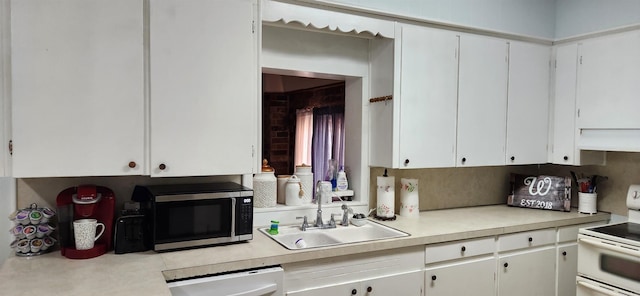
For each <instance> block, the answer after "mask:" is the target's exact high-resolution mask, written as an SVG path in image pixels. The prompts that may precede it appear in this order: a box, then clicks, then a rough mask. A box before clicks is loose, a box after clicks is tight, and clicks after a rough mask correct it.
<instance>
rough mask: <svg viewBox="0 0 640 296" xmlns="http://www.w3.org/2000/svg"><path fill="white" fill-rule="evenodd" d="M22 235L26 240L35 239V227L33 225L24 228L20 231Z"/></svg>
mask: <svg viewBox="0 0 640 296" xmlns="http://www.w3.org/2000/svg"><path fill="white" fill-rule="evenodd" d="M22 233H24V236H26V237H27V239H33V238H35V237H36V227H35V226H33V225H29V226H25V227H24V229H22Z"/></svg>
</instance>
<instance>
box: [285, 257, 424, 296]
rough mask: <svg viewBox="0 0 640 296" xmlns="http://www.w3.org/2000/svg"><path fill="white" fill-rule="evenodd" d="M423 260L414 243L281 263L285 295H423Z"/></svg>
mask: <svg viewBox="0 0 640 296" xmlns="http://www.w3.org/2000/svg"><path fill="white" fill-rule="evenodd" d="M423 262H424V249H423V248H422V247H420V246H417V247H410V248H404V249H396V250H390V251H381V252H375V253H370V254H358V255H351V256H343V257H333V258H327V259H320V260H313V261H306V262H296V263H291V264H285V265H283V268H284V270H285V278H284V287H285V291H286V292H285V295H287V296H316V295H317V296H319V295H345V296H347V295H367V296H373V295H423V285H424V280H423Z"/></svg>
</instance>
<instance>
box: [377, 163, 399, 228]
mask: <svg viewBox="0 0 640 296" xmlns="http://www.w3.org/2000/svg"><path fill="white" fill-rule="evenodd" d="M377 180H378V182H377V185H378V190H377V193H378V196H377V197H378V202H377V207H376V215H377V216H378V217H381V218H392V217H394V216H395V213H394V212H395V202H396V199H395V194H396V193H395V188H394V184H395V178H394V177H393V176H386V173H385V176H378V178H377Z"/></svg>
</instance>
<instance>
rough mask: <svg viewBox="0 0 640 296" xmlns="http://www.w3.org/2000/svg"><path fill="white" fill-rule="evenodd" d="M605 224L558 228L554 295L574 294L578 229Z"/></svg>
mask: <svg viewBox="0 0 640 296" xmlns="http://www.w3.org/2000/svg"><path fill="white" fill-rule="evenodd" d="M602 224H605V223H604V222H595V223H589V224H579V225H571V226H565V227H559V228H558V249H557V251H556V266H557V269H556V271H557V275H556V280H557V284H558V285H557V290H556V296H575V295H576V276H577V275H578V229H580V228H583V227H591V226H597V225H602Z"/></svg>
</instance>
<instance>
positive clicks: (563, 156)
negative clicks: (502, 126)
mask: <svg viewBox="0 0 640 296" xmlns="http://www.w3.org/2000/svg"><path fill="white" fill-rule="evenodd" d="M554 65H555V79H554V80H555V87H554V89H555V95H554V102H553V104H554V107H553V115H552V116H553V128H552V133H553V149H552V155H553V156H552V158H551V159H552V162H553V163H556V164H577V163H576V159H575V156H576V152H575V138H576V128H575V114H576V83H577V67H578V45H577V44H569V45H563V46H558V47H556V59H555V63H554Z"/></svg>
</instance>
